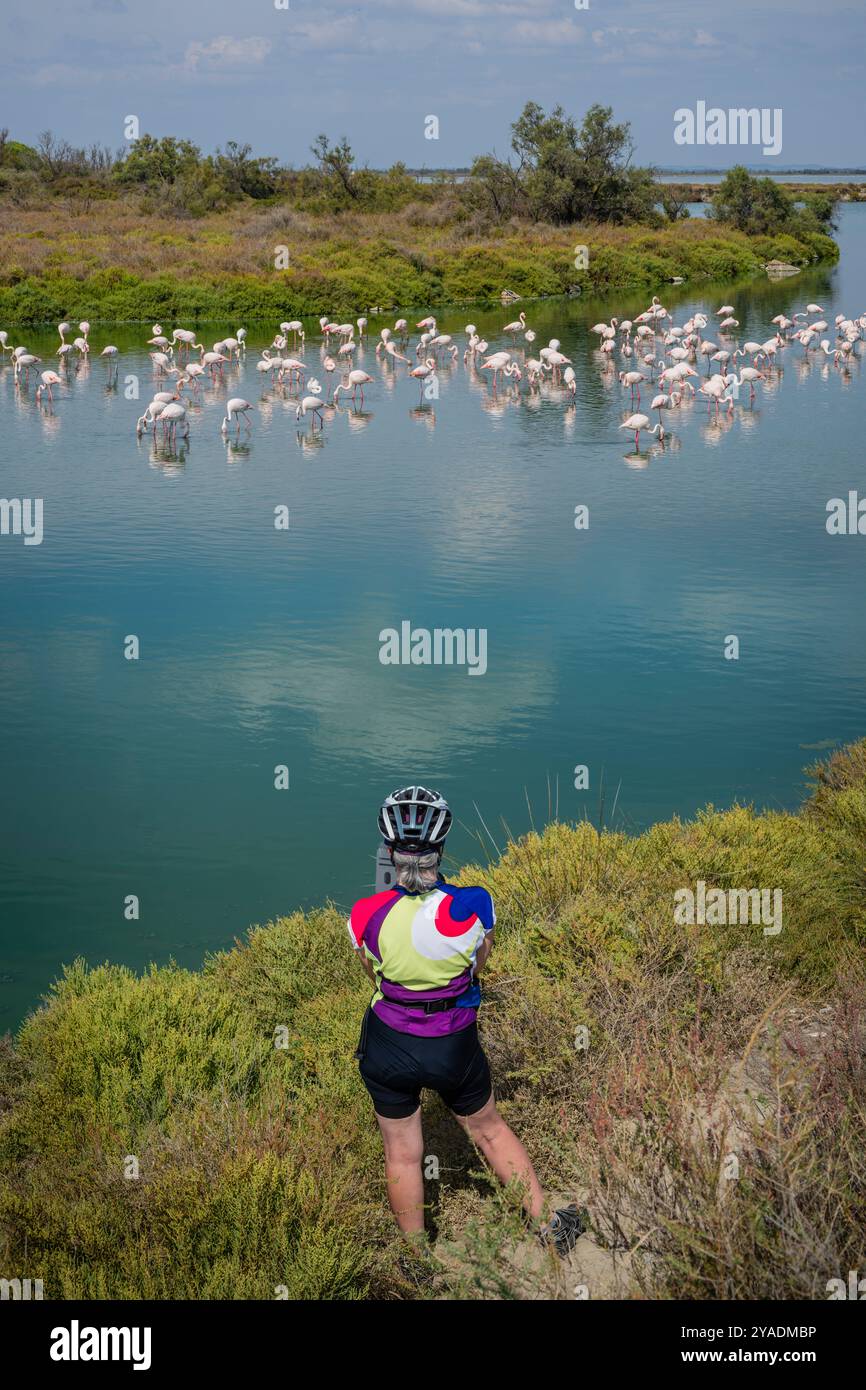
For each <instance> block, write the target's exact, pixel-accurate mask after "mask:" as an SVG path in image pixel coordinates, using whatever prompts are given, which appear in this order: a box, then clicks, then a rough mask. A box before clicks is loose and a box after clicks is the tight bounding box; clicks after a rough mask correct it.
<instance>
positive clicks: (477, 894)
mask: <svg viewBox="0 0 866 1390" xmlns="http://www.w3.org/2000/svg"><path fill="white" fill-rule="evenodd" d="M495 921H496V913H495V912H494V910H493V899H492V898H491V896H490V894H489V893H488V892H487V889H486V888H456V887H454V886H453V885H452V884H450V883H442V882H440V883H437V885H436V887H435V888H432V889H430V890H429V892H427V893H407V892H406V890H405V888H389V889H387V890H386V891H385V892H384V893H375V894H374V895H373V896H372V897H371V898H359V900H358V901H357V902H356V903H355V906H354V907H353V908H352V913H351V916H350V917H349V921H348V927H349V935H350V937H351V939H352V944H353V946H354V947H355V949H356V950H359V951H360V950H362V951H364V952H365V953H366V955H367V956H368V958H369V959H370V960H371V961H372V963H373V971H374V974H375V976H376V983H377V985H378V988H377V990H376V993H375V995H374V996H373V1009H374V1011H375V1013H376V1014H377V1016H378V1017H379V1018H381V1019H382V1020H383V1022H384V1023H388V1024H390V1026H391V1027H392V1028H396V1029H397V1030H398V1031H399V1032H401V1033H414V1034H416V1035H418V1036H420V1037H435V1036H437V1035H442V1034H443V1033H456V1032H457V1031H458V1030H459V1029H461V1028H468V1027H469V1025H470V1024H472V1023H474V1022H475V1016H476V1013H475V1011H476V1009H477V1007H478V1002H479V997H480V996H479V993H478V989H477V986H474V985H473V974H474V969H475V957H476V955H477V953H478V947H479V946H480V945H481V942H482V941H483V940H484V937H485V935H486V933H487V932H489V931H492V930H493V926H494V923H495ZM464 997H465V1003H461V1004H457V1005H455V1006H454V1007H453V1008H451V1009H444V1010H441V1011H440V1012H438V1013H429V1014H428V1013H425V1012H424V1011H423V1009H418V1008H407V1007H406V1006H405V1004H401V1000H413V1001H415V1002H419V1001H421V1000H433V999H456V998H461V999H463V998H464Z"/></svg>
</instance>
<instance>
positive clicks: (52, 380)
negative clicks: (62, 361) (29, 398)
mask: <svg viewBox="0 0 866 1390" xmlns="http://www.w3.org/2000/svg"><path fill="white" fill-rule="evenodd" d="M62 384H63V378H62V377H59V376H58V375H57V373H56V372H42V374H41V376H40V378H39V385H38V386H37V387H36V399H37V401H38V400H40V399H41V397H42V392H43V391H47V392H48V399H49V400H50V401H53V400H54V397H53V396H52V394H51V388H52V386H61V385H62Z"/></svg>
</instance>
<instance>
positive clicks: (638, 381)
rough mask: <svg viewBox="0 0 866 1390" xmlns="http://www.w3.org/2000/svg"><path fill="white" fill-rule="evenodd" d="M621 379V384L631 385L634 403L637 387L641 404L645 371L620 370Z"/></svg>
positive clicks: (638, 400)
mask: <svg viewBox="0 0 866 1390" xmlns="http://www.w3.org/2000/svg"><path fill="white" fill-rule="evenodd" d="M619 380H620V385H622V386H630V387H631V399H632V403H634V388H635V387H637V403H638V405H640V388H641V386H642V385H643V383H644V381H645V380H646V377H645V376H644V374H643V372H620V374H619ZM647 423H649V422H647Z"/></svg>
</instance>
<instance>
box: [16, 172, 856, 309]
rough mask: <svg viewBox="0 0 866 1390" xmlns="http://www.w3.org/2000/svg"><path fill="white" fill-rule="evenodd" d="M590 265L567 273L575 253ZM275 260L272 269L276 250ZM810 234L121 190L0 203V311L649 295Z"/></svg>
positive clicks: (721, 275) (773, 255)
mask: <svg viewBox="0 0 866 1390" xmlns="http://www.w3.org/2000/svg"><path fill="white" fill-rule="evenodd" d="M579 246H586V247H587V248H588V266H587V268H586V269H585V270H578V269H575V251H576V248H577V247H579ZM281 247H284V248H286V251H287V254H288V267H287V268H285V269H280V270H276V269H275V268H274V261H275V257H276V256H277V255H278V254H279V248H281ZM837 255H838V250H837V248H836V245H835V243H834V242H833V241H832V240H831V238H829V237H827V236H824V235H823V234H820V233H803V234H801V235H800V236H798V237H794V236H791V235H788V234H778V235H773V236H762V237H752V236H746V235H744V234H742V233H739V232H735V231H732V230H731V229H729V228H722V227H720V226H714V225H712V224H711V223H708V222H707V221H705V220H703V219H693V220H689V221H684V222H680V223H677V224H675V225H671V226H668V227H664V226H663V227H661V228H659V229H646V228H641V227H637V226H629V227H611V226H576V227H571V228H567V227H566V228H563V227H553V226H548V225H545V224H539V223H521V222H519V221H518V220H516V219H513V220H512V221H511V222H509V223H507V224H506V225H505V226H504V227H502V228H498V229H496V230H494V231H490V230H489V229H488V228H486V227H485V225H484V223H483V221H482V222H479V220H478V219H477V218H475V219H469V220H465V219H464V220H460V221H456V220H455V219H454V216H453V210H450V209H449V207H448V206H439V205H437V204H435V203H425V202H417V203H409V204H408V205H407V206H405V207H401V208H399V209H398V210H395V211H394V212H392V213H389V214H383V213H353V212H343V213H333V214H328V213H321V214H319V215H313V214H309V213H304V212H298V211H296V210H293V209H291V208H289V207H288V206H285V205H269V206H265V207H262V206H260V205H257V204H250V203H245V204H243V205H241V206H237V207H234V208H231V209H227V210H224V211H221V212H219V213H212V214H208V215H204V216H201V217H193V218H191V217H181V216H179V215H170V214H167V213H162V212H160V211H159V209H158V208H154V209H153V210H152V211H149V212H148V213H146V214H145V215H143V214H142V212H141V210H140V208H139V207H138V205H135V206H133V205H131V204H128V203H126V202H124V201H123V200H119V199H105V200H103V201H98V200H94V201H88V200H83V201H82V200H80V199H75V198H70V199H69V200H68V204H64V203H62V202H60V201H58V200H57V199H54V200H52V201H49V202H46V203H45V204H44V205H37V206H35V207H26V208H19V207H15V206H6V207H4V216H3V218H2V221H0V267H2V269H0V323H2V325H3V326H5V327H6V328H7V329H10V328H12V327H13V326H14V325H22V326H23V325H27V324H38V323H56V322H58V321H59V320H60V319H63V318H69V319H71V320H75V321H77V320H78V319H80V318H82V317H86V318H88V319H90V320H91V321H94V320H100V319H101V320H103V321H112V322H124V321H129V322H132V321H139V322H153V321H161V322H163V324H164V325H166V324H167V325H168V326H169V327H171V326H172V325H174V324H175V323H186V324H190V323H195V322H196V321H197V320H206V319H222V320H228V321H234V320H237V321H238V322H241V321H243V320H247V319H249V320H252V319H270V320H274V321H277V322H278V321H279V320H280V319H282V318H284V317H286V316H287V315H290V316H292V317H295V316H303V315H315V316H317V317H318V316H319V315H321V314H328V315H333V316H336V317H338V318H342V317H346V316H350V315H355V314H358V313H362V312H368V311H369V310H371V309H374V308H380V309H382V310H383V311H390V310H391V309H408V308H412V307H415V306H418V307H424V308H430V307H434V306H437V305H443V304H462V303H465V304H470V303H475V302H481V303H483V302H485V301H492V300H495V299H498V297H499V295H500V293H501V291H502V290H503V289H506V288H507V289H510V290H513V291H514V292H515V293H517V294H519V295H521V296H522V297H524V298H533V297H540V296H546V295H560V294H566V293H568V292H570V291H571V292H573V291H574V289H575V287H578V288H580V289H581V290H582V291H583V292H590V293H594V294H597V293H604V292H607V291H610V290H624V289H645V290H650V291H659V290H660V288H661V287H662V286H663V285H664V284H665V282H666V281H670V280H672V279H673V278H675V277H682V278H683V279H685V280H686V281H689V282H698V283H699V282H701V281H710V280H715V281H720V280H734V279H740V278H743V277H746V276H750V275H757V274H760V273H761V272H762V267H763V265H764V264H766V262H767V261H770V260H774V259H778V260H783V261H786V262H789V263H793V264H795V265H808V264H810V263H814V262H817V261H821V260H828V261H829V260H833V259H835V258H836V256H837Z"/></svg>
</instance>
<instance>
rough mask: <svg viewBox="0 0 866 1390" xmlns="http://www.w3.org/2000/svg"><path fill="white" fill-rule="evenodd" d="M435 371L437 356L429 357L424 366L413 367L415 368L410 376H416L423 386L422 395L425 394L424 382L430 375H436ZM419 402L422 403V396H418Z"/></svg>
mask: <svg viewBox="0 0 866 1390" xmlns="http://www.w3.org/2000/svg"><path fill="white" fill-rule="evenodd" d="M435 373H436V358H435V357H428V358H427V361H426V362H425V363H424V364H423V366H419V367H413V368H412V371H411V372H410V373H409V375H410V376H413V377H414V378H415V380H416V381H417V382H419V383H420V386H421V396H423V395H424V382H425V381H427V380H428V378H429V377H431V376H434V375H435ZM418 403H419V405H420V403H421V397H419V398H418Z"/></svg>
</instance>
